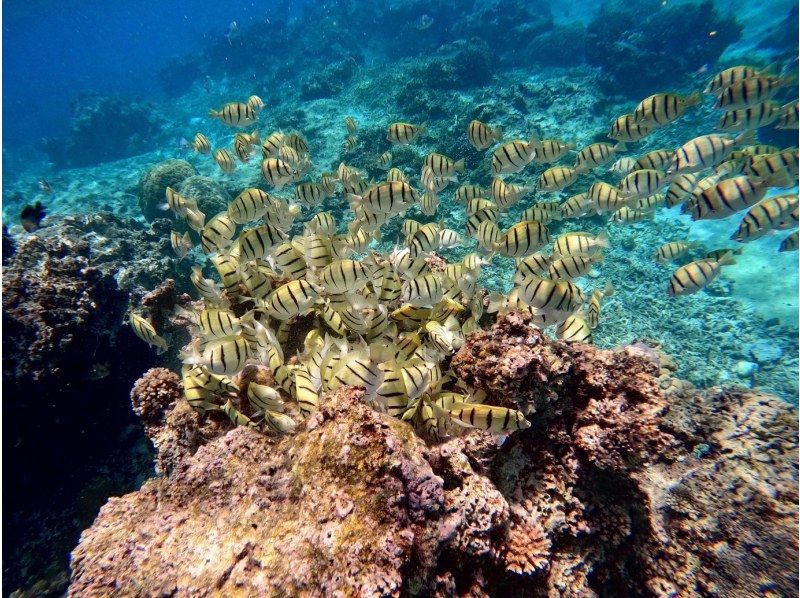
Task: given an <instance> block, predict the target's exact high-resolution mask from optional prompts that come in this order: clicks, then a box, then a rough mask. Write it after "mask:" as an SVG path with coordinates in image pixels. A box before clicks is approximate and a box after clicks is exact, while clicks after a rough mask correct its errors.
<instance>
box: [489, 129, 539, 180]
mask: <svg viewBox="0 0 800 598" xmlns="http://www.w3.org/2000/svg"><path fill="white" fill-rule="evenodd" d="M537 142H538V138H537V137H536V136H535V135H534V136H532V137H531V139H530V140H528V141H524V140H522V139H515V140H513V141H508V142H506V143H504V144H503V145H501V146H500V147H498V148H497V149H496V150H494V152H492V174H494V175H495V176H496V175H498V174H513V173H515V172H520V171H521V170H522V169H523V168H525V167H526V166H527V165H528V164H529V163H530V162H531V160H533V159H534V157H535V156H536V143H537Z"/></svg>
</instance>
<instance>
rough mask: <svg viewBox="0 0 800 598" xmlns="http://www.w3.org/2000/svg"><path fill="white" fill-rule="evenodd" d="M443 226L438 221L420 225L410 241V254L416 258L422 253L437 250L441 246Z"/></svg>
mask: <svg viewBox="0 0 800 598" xmlns="http://www.w3.org/2000/svg"><path fill="white" fill-rule="evenodd" d="M441 231H442V228H441V227H440V226H439V225H438V224H436V223H433V222H432V223H430V224H425V225H423V226H420V227H419V229H418V230H417V232H415V233H414V234H413V235H412V236H411V239H410V240H409V243H408V248H409V250H410V252H409V255H410V256H411V258H412V259H416V258H417V257H419V256H420V255H422V254H426V253H430V252H431V251H436V250H437V249H438V248H439V239H440V234H441Z"/></svg>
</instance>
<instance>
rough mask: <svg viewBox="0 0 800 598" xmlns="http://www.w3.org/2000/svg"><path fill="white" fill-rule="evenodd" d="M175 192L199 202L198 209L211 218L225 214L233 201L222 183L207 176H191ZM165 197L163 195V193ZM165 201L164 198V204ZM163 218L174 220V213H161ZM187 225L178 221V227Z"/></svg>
mask: <svg viewBox="0 0 800 598" xmlns="http://www.w3.org/2000/svg"><path fill="white" fill-rule="evenodd" d="M175 190H176V191H178V192H179V193H180V194H181V195H183V196H184V197H186V198H187V199H193V200H194V201H196V202H197V207H198V208H199V209H200V211H201V212H203V214H206V215H207V216H208V217H209V218H211V216H213V215H214V214H218V213H219V212H223V211H225V210H227V209H228V204H229V203H230V202H231V200H232V199H233V198H232V197H231V194H230V193H228V191H227V190H226V189H225V187H223V186H222V185H221V184H220V183H218V182H217V181H215V180H214V179H211V178H209V177H206V176H200V175H193V176H189V177H187V178H185V179H183V181H182V182H181V183H180V184H179V185H178V186H177V187H175ZM162 195H163V193H162ZM163 202H164V199H163V198H162V202H161V203H163ZM161 214H162V217H164V216H166V217H169V218H173V217H174V214H173V213H172V212H161ZM181 225H183V226H184V228H185V224H184V223H183V222H182V221H181V220H178V221H177V222H176V226H181Z"/></svg>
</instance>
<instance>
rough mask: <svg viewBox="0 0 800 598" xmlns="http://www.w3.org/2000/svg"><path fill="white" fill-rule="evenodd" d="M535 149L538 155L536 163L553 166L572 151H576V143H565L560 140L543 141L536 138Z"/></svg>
mask: <svg viewBox="0 0 800 598" xmlns="http://www.w3.org/2000/svg"><path fill="white" fill-rule="evenodd" d="M534 139H535V142H534V149H535V150H536V155H535V156H534V158H533V159H534V161H535V162H536V163H538V164H552V163H553V162H558V161H559V160H560V159H561V158H563V157H564V156H566V155H567V154H568V153H569V152H570V151H571V150H574V149H575V142H574V141H570V142H564V141H559V140H558V139H542V140H539V139H538V138H535V137H534Z"/></svg>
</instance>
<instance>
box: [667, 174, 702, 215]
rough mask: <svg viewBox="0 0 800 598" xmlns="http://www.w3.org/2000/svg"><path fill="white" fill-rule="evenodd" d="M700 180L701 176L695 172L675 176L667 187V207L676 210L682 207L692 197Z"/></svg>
mask: <svg viewBox="0 0 800 598" xmlns="http://www.w3.org/2000/svg"><path fill="white" fill-rule="evenodd" d="M699 180H700V175H698V174H697V173H693V172H685V173H681V174H677V175H675V176H674V177H673V178H672V180H671V181H670V183H669V187H667V194H666V205H667V207H668V208H674V207H675V206H679V205H681V204H682V203H683V202H685V201H686V200H687V199H689V198H690V197H691V196H692V192H693V191H694V188H695V185H696V184H697V182H698V181H699Z"/></svg>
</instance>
